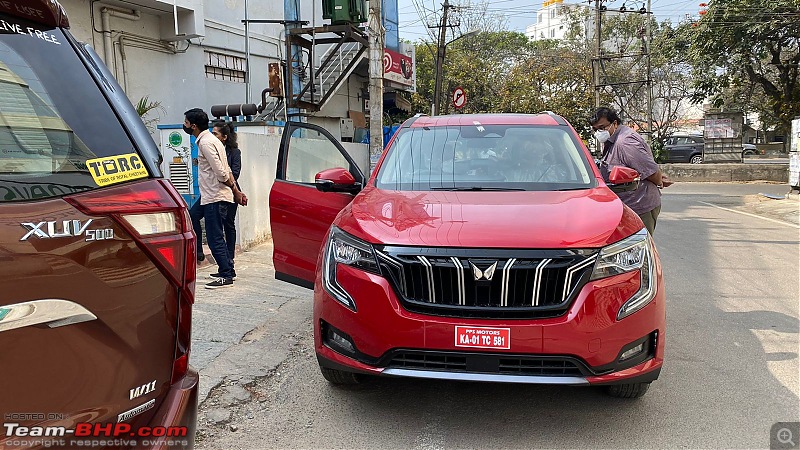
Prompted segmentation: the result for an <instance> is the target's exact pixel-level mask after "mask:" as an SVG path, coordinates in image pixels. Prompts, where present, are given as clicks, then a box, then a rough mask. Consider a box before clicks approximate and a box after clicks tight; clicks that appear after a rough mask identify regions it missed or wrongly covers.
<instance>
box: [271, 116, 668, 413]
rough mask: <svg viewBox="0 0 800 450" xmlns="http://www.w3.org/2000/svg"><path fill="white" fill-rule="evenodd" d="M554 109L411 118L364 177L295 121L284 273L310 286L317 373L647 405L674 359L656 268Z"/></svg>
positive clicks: (286, 153)
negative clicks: (574, 389)
mask: <svg viewBox="0 0 800 450" xmlns="http://www.w3.org/2000/svg"><path fill="white" fill-rule="evenodd" d="M607 178H608V182H606V181H604V178H603V176H602V175H601V172H600V170H599V169H598V168H597V167H596V166H595V164H594V163H593V161H592V159H591V156H590V153H589V151H588V150H587V148H586V147H585V146H584V144H583V143H582V142H581V140H580V138H579V137H578V135H577V133H576V132H575V130H574V129H573V128H572V127H571V126H570V125H569V124H568V123H567V122H566V121H565V120H564V119H563V118H562V117H560V116H557V115H555V114H553V113H549V112H547V113H542V114H539V115H520V114H513V115H457V116H445V117H426V116H422V117H415V118H413V119H409V120H408V121H407V122H406V123H405V124H404V125H403V126H402V128H400V129H399V130H398V132H397V133H396V135H395V136H394V137H393V139H392V141H391V142H390V144H389V145H388V147H387V149H386V151H385V152H384V154H383V156H382V158H381V159H380V161H379V162H378V164H377V166H376V168H375V170H374V171H373V174H372V176H371V177H370V178H369V179H367V178H365V176H364V175H362V173H361V172H360V171H359V169H358V167H357V166H356V164H354V163H353V160H352V159H351V158H350V157H349V156H348V155H347V153H346V152H345V151H344V150H343V149H342V148H341V147H340V145H339V144H337V143H336V142H335V140H334V139H333V138H331V136H330V135H329V134H328V133H327V132H325V131H324V130H322V129H321V128H318V127H315V126H312V125H308V124H301V123H290V124H288V125H287V129H286V131H285V133H284V136H283V142H282V147H281V152H280V156H279V162H278V168H277V179H276V180H275V184H274V186H273V188H272V191H271V194H270V217H271V223H272V233H273V240H274V244H275V254H274V262H275V270H276V277H277V278H278V279H282V280H285V281H289V282H293V283H296V284H299V285H302V286H306V287H309V288H311V287H313V288H314V341H315V349H316V353H317V358H318V361H319V365H320V368H321V370H322V374H323V376H324V377H325V378H326V379H327V380H328V381H330V382H332V383H336V384H341V383H353V382H357V381H358V380H359V378H360V377H361V375H363V374H368V375H387V376H397V377H417V378H435V379H449V380H470V381H496V382H509V383H544V384H564V385H603V386H607V387H608V392H609V393H610V394H612V395H615V396H620V397H639V396H641V395H643V394H644V393H645V392H646V391H647V388H648V387H649V384H650V382H652V381H653V380H655V379H656V378H658V375H659V372H660V371H661V365H662V361H663V356H664V324H665V297H664V282H663V279H662V275H661V264H660V263H659V260H658V254H657V252H656V248H655V245H654V243H653V240H652V239H651V237H650V236H649V235H648V233H647V231H646V229H645V228H644V226H643V224H642V222H641V221H640V219H639V217H638V216H637V215H636V214H635V213H633V211H631V210H630V209H628V208H627V207H626V206H624V205H623V203H622V202H621V201H620V200H619V198H618V197H617V196H616V194H615V193H614V192H612V190H617V191H621V190H628V189H635V188H636V187H637V185H638V174H637V173H636V172H635V171H633V170H631V169H628V168H623V167H615V168H612V169H611V170H610V173H608V177H607Z"/></svg>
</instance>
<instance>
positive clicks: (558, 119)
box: [539, 110, 567, 125]
mask: <svg viewBox="0 0 800 450" xmlns="http://www.w3.org/2000/svg"><path fill="white" fill-rule="evenodd" d="M539 114H547V115H548V116H550V117H552V118H553V119H555V121H556V123H557V124H559V125H566V124H567V121H566V120H564V118H563V117H561V116H559V115H558V114H556V113H554V112H553V111H550V110H545V111H542V112H540V113H539Z"/></svg>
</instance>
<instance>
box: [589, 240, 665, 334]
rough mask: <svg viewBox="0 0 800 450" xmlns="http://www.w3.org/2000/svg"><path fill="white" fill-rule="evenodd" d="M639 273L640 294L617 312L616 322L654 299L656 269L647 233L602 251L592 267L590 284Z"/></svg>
mask: <svg viewBox="0 0 800 450" xmlns="http://www.w3.org/2000/svg"><path fill="white" fill-rule="evenodd" d="M634 270H638V271H639V275H640V277H641V282H640V287H639V290H638V291H637V292H636V293H635V294H633V296H631V298H629V299H628V300H627V301H626V302H625V303H624V304H623V305H622V307H621V308H620V309H619V313H617V320H621V319H623V318H625V317H627V316H629V315H631V314H633V313H635V312H636V311H639V310H640V309H642V308H644V307H645V306H646V305H647V304H648V303H650V302H651V301H652V300H653V298H655V292H656V291H655V273H654V272H655V268H654V265H653V247H652V242H651V239H650V235H649V234H648V233H647V229H644V228H643V229H642V230H641V231H639V232H638V233H636V234H634V235H633V236H630V237H628V238H625V239H623V240H621V241H619V242H617V243H614V244H611V245H609V246H607V247H603V249H602V250H600V255H599V256H598V257H597V262H596V263H595V265H594V271H593V272H592V276H591V278H590V279H591V280H597V279H600V278H606V277H610V276H613V275H619V274H622V273H627V272H631V271H634Z"/></svg>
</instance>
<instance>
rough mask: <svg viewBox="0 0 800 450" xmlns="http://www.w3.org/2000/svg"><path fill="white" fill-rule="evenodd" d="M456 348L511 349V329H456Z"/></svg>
mask: <svg viewBox="0 0 800 450" xmlns="http://www.w3.org/2000/svg"><path fill="white" fill-rule="evenodd" d="M456 347H469V348H504V349H510V348H511V328H489V327H456Z"/></svg>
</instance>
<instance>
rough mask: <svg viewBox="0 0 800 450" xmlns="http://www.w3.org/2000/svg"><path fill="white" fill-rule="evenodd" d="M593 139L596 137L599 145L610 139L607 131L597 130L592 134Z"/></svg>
mask: <svg viewBox="0 0 800 450" xmlns="http://www.w3.org/2000/svg"><path fill="white" fill-rule="evenodd" d="M594 137H596V138H597V140H598V141H600V143H601V144H605V143H606V141H607V140H608V139H609V138H611V133H609V132H608V130H597V131H595V132H594Z"/></svg>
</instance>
